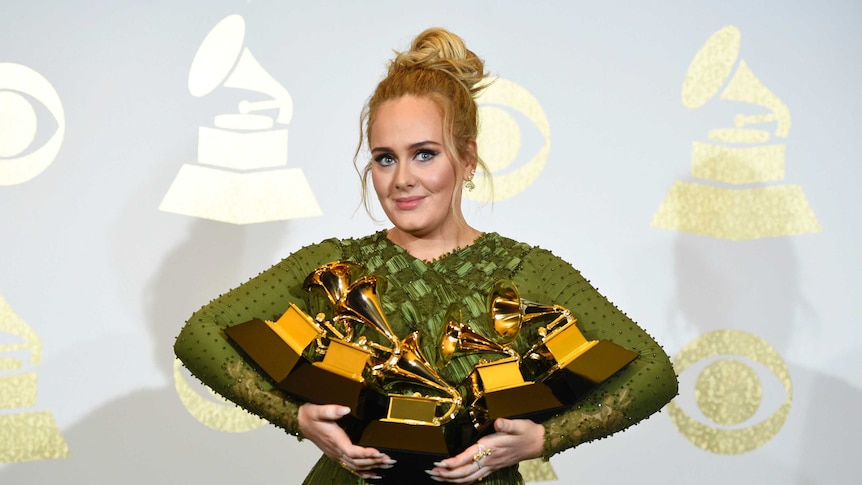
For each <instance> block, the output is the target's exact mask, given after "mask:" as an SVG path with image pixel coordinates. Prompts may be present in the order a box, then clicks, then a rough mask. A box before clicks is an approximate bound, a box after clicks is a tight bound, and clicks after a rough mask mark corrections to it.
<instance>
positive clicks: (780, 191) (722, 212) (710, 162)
mask: <svg viewBox="0 0 862 485" xmlns="http://www.w3.org/2000/svg"><path fill="white" fill-rule="evenodd" d="M740 43H741V34H740V32H739V30H738V29H737V28H736V27H734V26H728V27H725V28H723V29H721V30H719V31H718V32H716V33H715V34H713V35H712V36H711V37H710V38H709V39H708V40H707V41H706V43H705V44H704V45H703V47H701V49H700V50H699V51H698V52H697V54H696V55H695V57H694V59H693V60H692V62H691V65H690V66H689V68H688V72H687V74H686V77H685V81H684V82H683V87H682V103H683V105H684V106H685V107H687V108H690V109H696V108H700V107H701V106H703V105H705V104H706V103H707V102H708V101H710V100H711V99H712V98H713V97H715V95H717V94H718V96H719V98H720V99H721V100H724V101H733V102H740V103H746V104H747V105H748V106H751V107H752V109H753V110H754V111H752V113H751V114H742V113H740V114H738V115H736V117H735V119H734V126H733V127H732V128H718V129H714V130H711V131H710V132H709V134H708V138H709V139H710V142H708V143H704V142H699V141H695V142H694V143H693V146H692V154H691V156H692V161H691V162H692V165H691V173H692V175H693V176H694V177H697V178H699V179H702V180H705V181H707V180H708V181H713V182H719V183H725V184H732V185H753V184H756V185H757V186H753V187H747V188H728V187H722V186H716V185H710V184H707V183H702V182H683V181H677V182H676V183H674V185H673V186H672V187H671V189H670V192H669V193H668V195H667V197H666V198H665V200H664V202H662V204H661V206H660V207H659V208H658V211H657V212H656V214H655V215H654V217H653V220H652V222H651V224H652V225H653V226H656V227H661V228H665V229H673V230H677V231H685V232H692V233H696V234H704V235H707V236H713V237H719V238H724V239H731V240H743V239H757V238H763V237H774V236H787V235H792V234H803V233H812V232H818V231H820V225H819V223H818V222H817V218H816V217H815V215H814V212H813V211H812V209H811V207H810V205H809V204H808V200H807V199H806V198H805V194H804V193H803V192H802V188H801V187H800V186H798V185H769V186H760V185H762V184H767V183H771V182H776V181H780V180H783V179H784V162H785V145H784V144H783V143H780V142H779V143H775V142H774V141H773V137H774V138H777V139H784V138H786V137H787V135H788V133H789V132H790V110H789V109H788V108H787V105H786V104H785V103H784V102H783V101H782V100H781V99H780V98H778V96H776V95H775V94H774V93H773V92H772V91H770V90H769V89H768V88H767V87H766V86H765V85H763V83H761V82H760V80H759V79H758V78H757V77H756V76H755V75H754V73H753V72H752V70H751V69H750V68H749V67H748V65H747V64H746V62H745V61H744V60H742V59H738V58H739V49H740ZM737 60H739V62H738V63H737ZM722 88H723V89H722ZM719 92H720V94H719ZM763 111H765V113H763ZM766 128H769V129H766Z"/></svg>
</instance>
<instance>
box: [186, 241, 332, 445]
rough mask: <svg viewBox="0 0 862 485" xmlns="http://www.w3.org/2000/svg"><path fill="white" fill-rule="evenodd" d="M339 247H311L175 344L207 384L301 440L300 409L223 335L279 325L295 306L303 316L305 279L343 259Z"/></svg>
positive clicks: (245, 288)
mask: <svg viewBox="0 0 862 485" xmlns="http://www.w3.org/2000/svg"><path fill="white" fill-rule="evenodd" d="M339 256H340V253H339V246H338V243H337V241H335V240H328V241H325V242H323V243H321V244H317V245H314V246H308V247H306V248H303V249H301V250H299V251H297V252H296V253H294V254H292V255H291V256H289V257H288V258H286V259H284V260H282V261H281V262H279V263H278V264H276V265H275V266H273V267H271V268H269V269H268V270H266V271H264V272H263V273H261V274H259V275H258V276H256V277H254V278H252V279H250V280H249V281H248V282H246V283H244V284H242V285H241V286H239V287H237V288H235V289H233V290H231V291H229V292H228V293H225V294H223V295H221V296H219V297H218V298H216V299H215V300H213V301H211V302H210V303H209V304H207V305H206V306H204V307H203V308H201V309H200V310H198V311H197V312H195V313H194V314H193V315H192V317H191V318H190V319H189V320H188V322H186V325H185V326H184V327H183V329H182V330H181V331H180V334H179V336H178V337H177V339H176V342H175V343H174V352H175V353H176V355H177V357H179V359H180V360H181V361H182V362H183V364H184V365H185V366H186V368H188V369H189V371H190V372H191V373H192V374H193V375H194V376H195V377H197V378H198V379H200V380H201V382H203V383H204V384H206V385H207V386H209V387H210V388H212V389H213V390H214V391H216V392H217V393H219V394H220V395H222V396H224V397H225V398H227V399H229V400H230V401H233V402H234V403H236V404H238V405H239V406H241V407H242V408H244V409H246V410H247V411H249V412H251V413H253V414H256V415H258V416H260V417H262V418H264V419H266V420H268V421H269V422H271V423H273V424H275V425H276V426H279V427H281V428H284V429H285V430H286V431H287V432H289V433H291V434H294V435H297V436H299V426H298V423H297V418H296V415H297V411H298V409H299V404H298V403H297V402H296V401H294V400H293V399H291V398H290V397H288V396H286V395H285V394H283V393H282V392H280V391H279V390H277V389H275V388H274V387H273V385H272V383H271V381H270V380H269V379H268V378H266V377H264V376H263V375H261V373H260V372H258V370H257V369H256V368H255V367H253V366H252V365H250V364H249V363H248V362H246V361H245V359H244V358H243V356H242V355H241V354H240V353H239V352H238V351H237V350H236V349H235V348H234V346H233V345H232V344H231V342H230V340H229V339H228V337H227V336H226V335H225V333H224V331H223V330H224V329H225V328H227V327H229V326H232V325H236V324H239V323H243V322H247V321H249V320H252V319H254V318H260V319H268V320H275V319H277V318H278V317H280V316H281V314H282V313H284V311H285V310H286V309H287V308H288V304H289V303H294V304H296V305H297V306H298V307H299V308H301V309H303V310H304V311H307V312H309V311H315V312H316V311H317V309H310V308H308V306H309V305H310V302H309V300H308V294H307V292H306V291H305V290H304V289H303V288H302V283H303V281H304V280H305V278H306V276H308V275H309V273H311V272H312V271H313V270H314V269H315V268H317V267H318V266H320V265H321V264H324V263H328V262H330V261H333V260H336V259H339Z"/></svg>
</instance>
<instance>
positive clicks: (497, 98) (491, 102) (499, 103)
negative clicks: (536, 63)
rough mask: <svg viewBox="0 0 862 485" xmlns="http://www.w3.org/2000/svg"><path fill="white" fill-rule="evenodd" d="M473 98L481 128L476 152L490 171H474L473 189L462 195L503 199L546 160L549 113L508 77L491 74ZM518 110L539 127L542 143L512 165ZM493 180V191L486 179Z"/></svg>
mask: <svg viewBox="0 0 862 485" xmlns="http://www.w3.org/2000/svg"><path fill="white" fill-rule="evenodd" d="M489 82H490V85H489V86H488V87H487V88H485V90H484V91H482V92H481V93H480V94H479V96H478V97H477V98H476V103H477V104H478V105H479V119H480V130H479V136H478V140H477V145H478V146H479V156H480V157H481V158H482V160H483V161H484V162H485V165H487V167H488V170H489V171H490V173H479V172H477V173H476V177H475V178H474V180H473V181H474V182H475V183H476V190H474V191H472V192H467V191H465V192H464V196H465V197H468V198H470V199H473V200H476V201H480V202H490V201H491V200H504V199H508V198H510V197H514V196H515V195H517V194H520V193H521V192H523V191H525V190H527V187H529V186H530V185H531V184H532V183H533V182H535V181H536V178H538V177H539V174H540V173H541V172H542V169H544V168H545V164H546V163H547V162H548V152H549V151H550V149H551V130H550V126H549V124H548V117H547V116H546V115H545V111H544V110H543V109H542V105H541V104H539V101H538V100H537V99H536V98H535V97H534V96H533V95H532V94H530V92H529V91H527V90H526V89H524V88H523V87H522V86H520V85H519V84H516V83H514V82H512V81H509V80H508V79H503V78H494V79H492V80H490V81H489ZM513 113H517V114H519V115H521V116H524V117H526V118H527V120H529V121H530V122H531V123H532V124H533V125H534V126H535V127H536V129H537V130H538V131H539V134H540V135H541V137H542V145H541V147H540V148H539V149H538V151H537V152H536V153H535V154H533V156H532V157H531V158H530V160H528V161H527V162H526V163H524V164H523V165H521V166H520V167H513V165H514V164H515V162H516V161H518V155H519V154H520V152H521V142H522V139H523V137H522V130H521V124H520V123H519V122H518V120H516V119H515V117H514V116H512V114H513ZM486 178H490V179H492V180H493V187H494V193H493V194H492V193H491V190H490V187H489V185H488V184H487V183H485V179H486Z"/></svg>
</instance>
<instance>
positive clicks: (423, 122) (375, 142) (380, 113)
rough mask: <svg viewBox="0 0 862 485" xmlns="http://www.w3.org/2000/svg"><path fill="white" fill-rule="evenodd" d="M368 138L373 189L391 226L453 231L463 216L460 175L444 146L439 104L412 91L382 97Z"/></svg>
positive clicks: (425, 232) (416, 231)
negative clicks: (416, 95)
mask: <svg viewBox="0 0 862 485" xmlns="http://www.w3.org/2000/svg"><path fill="white" fill-rule="evenodd" d="M369 142H370V146H371V157H372V161H371V164H372V165H371V180H372V182H373V184H374V191H375V192H376V193H377V198H378V199H379V200H380V205H381V206H382V207H383V211H384V212H385V213H386V217H388V218H389V220H390V221H391V222H392V224H394V225H395V229H396V230H398V231H401V232H403V233H405V234H409V235H411V236H413V237H430V238H440V237H453V235H455V234H456V233H457V230H458V226H459V221H461V219H462V216H461V212H460V206H461V204H460V202H461V200H460V199H461V180H460V179H459V178H458V176H457V172H456V171H455V162H454V161H453V160H452V159H451V158H450V156H449V155H448V154H447V153H446V151H445V149H444V145H443V115H442V113H441V112H440V110H439V108H438V107H437V105H436V104H435V103H434V102H433V101H431V100H430V99H428V98H424V97H415V96H403V97H401V98H397V99H392V100H389V101H386V102H384V103H382V104H381V105H380V106H379V107H378V108H377V113H376V116H375V119H374V123H373V125H372V126H371V139H370V140H369ZM453 197H454V198H456V199H457V200H456V201H455V204H454V205H453V203H452V199H453ZM453 207H455V210H454V211H453Z"/></svg>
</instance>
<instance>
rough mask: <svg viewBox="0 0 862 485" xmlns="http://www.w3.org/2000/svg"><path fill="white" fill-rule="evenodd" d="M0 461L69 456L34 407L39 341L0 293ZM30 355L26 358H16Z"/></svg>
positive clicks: (49, 419) (46, 416)
mask: <svg viewBox="0 0 862 485" xmlns="http://www.w3.org/2000/svg"><path fill="white" fill-rule="evenodd" d="M7 336H11V337H12V341H13V342H14V341H16V340H17V342H15V343H10V344H2V345H0V463H12V462H19V461H30V460H47V459H51V458H65V457H67V456H69V447H68V446H66V440H64V439H63V435H62V434H60V428H59V427H57V423H56V422H55V421H54V416H53V415H52V414H51V413H50V412H48V411H32V410H29V409H30V408H33V407H35V406H36V390H37V389H36V380H37V375H36V372H35V371H34V370H33V369H32V368H33V367H35V366H36V365H37V364H38V363H39V361H40V360H41V359H42V342H41V340H39V336H38V335H36V332H34V331H33V329H32V328H30V326H29V325H27V323H26V322H24V320H22V319H21V318H20V317H19V316H18V315H16V314H15V312H14V311H12V308H11V307H9V305H8V304H7V303H6V300H5V299H3V297H2V296H0V342H4V341H7V338H6V337H7ZM18 354H29V358H27V359H21V358H18V357H20V355H18Z"/></svg>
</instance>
